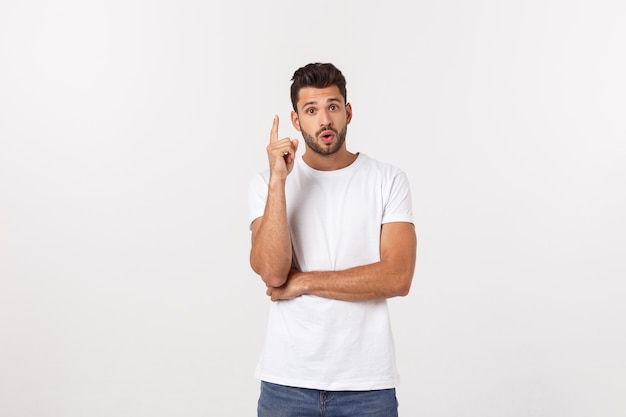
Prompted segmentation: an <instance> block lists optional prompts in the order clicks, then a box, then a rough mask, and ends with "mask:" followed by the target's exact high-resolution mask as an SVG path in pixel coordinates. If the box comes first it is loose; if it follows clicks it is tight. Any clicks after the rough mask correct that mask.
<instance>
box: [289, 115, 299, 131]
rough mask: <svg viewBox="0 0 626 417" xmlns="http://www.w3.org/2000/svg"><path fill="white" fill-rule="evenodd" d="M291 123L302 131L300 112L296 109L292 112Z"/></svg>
mask: <svg viewBox="0 0 626 417" xmlns="http://www.w3.org/2000/svg"><path fill="white" fill-rule="evenodd" d="M291 124H292V125H293V127H295V128H296V130H297V131H298V132H300V131H301V130H300V119H298V113H296V112H295V111H292V112H291Z"/></svg>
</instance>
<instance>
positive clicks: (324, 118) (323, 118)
mask: <svg viewBox="0 0 626 417" xmlns="http://www.w3.org/2000/svg"><path fill="white" fill-rule="evenodd" d="M319 116H320V117H319V124H320V126H328V127H330V126H332V124H333V120H332V119H331V117H330V112H329V111H328V110H322V111H320V112H319Z"/></svg>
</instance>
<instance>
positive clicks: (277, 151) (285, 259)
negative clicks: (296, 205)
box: [250, 116, 298, 287]
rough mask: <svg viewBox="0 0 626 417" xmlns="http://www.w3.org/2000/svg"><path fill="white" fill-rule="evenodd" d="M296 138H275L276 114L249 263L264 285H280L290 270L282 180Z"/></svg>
mask: <svg viewBox="0 0 626 417" xmlns="http://www.w3.org/2000/svg"><path fill="white" fill-rule="evenodd" d="M297 149H298V140H297V139H294V140H290V139H289V138H284V139H281V140H278V116H274V123H273V125H272V130H271V133H270V143H269V145H268V146H267V156H268V160H269V165H270V179H269V184H268V190H267V200H266V202H265V210H264V212H263V216H261V217H258V218H257V219H256V220H254V222H253V223H252V248H251V250H250V266H251V267H252V269H253V270H254V272H256V273H257V274H259V275H260V276H261V279H262V280H263V282H265V284H266V285H267V286H268V287H280V286H281V285H283V284H284V283H285V282H286V280H287V276H288V274H289V271H290V269H291V257H292V252H291V236H290V234H289V224H288V222H287V203H286V198H285V183H286V181H287V175H289V173H290V172H291V170H292V169H293V164H294V161H295V158H296V150H297Z"/></svg>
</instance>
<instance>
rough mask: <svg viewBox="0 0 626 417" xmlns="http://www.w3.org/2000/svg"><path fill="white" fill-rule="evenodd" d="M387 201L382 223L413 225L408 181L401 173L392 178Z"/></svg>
mask: <svg viewBox="0 0 626 417" xmlns="http://www.w3.org/2000/svg"><path fill="white" fill-rule="evenodd" d="M388 196H389V197H388V200H387V203H386V204H385V208H384V211H383V218H382V223H383V224H384V223H392V222H409V223H413V203H412V196H411V187H410V184H409V179H408V177H407V176H406V174H405V173H404V172H403V171H398V172H397V173H396V174H395V175H394V176H393V178H392V180H391V184H390V189H389V194H388Z"/></svg>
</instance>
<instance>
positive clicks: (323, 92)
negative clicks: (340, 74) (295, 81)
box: [298, 85, 344, 107]
mask: <svg viewBox="0 0 626 417" xmlns="http://www.w3.org/2000/svg"><path fill="white" fill-rule="evenodd" d="M332 101H339V102H340V103H343V101H344V98H343V96H342V95H341V93H340V92H339V87H337V86H336V85H331V86H329V87H324V88H313V87H304V88H301V89H300V91H299V92H298V107H303V106H305V105H309V104H323V103H328V102H332Z"/></svg>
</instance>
